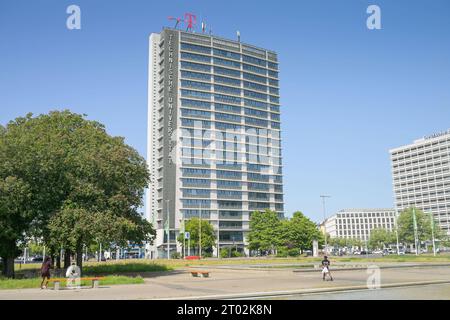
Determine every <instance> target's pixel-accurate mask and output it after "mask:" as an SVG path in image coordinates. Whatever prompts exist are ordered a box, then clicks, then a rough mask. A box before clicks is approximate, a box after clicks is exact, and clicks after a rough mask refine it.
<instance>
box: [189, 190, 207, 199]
mask: <svg viewBox="0 0 450 320" xmlns="http://www.w3.org/2000/svg"><path fill="white" fill-rule="evenodd" d="M209 195H210V191H209V190H207V189H184V190H183V197H189V196H197V197H209Z"/></svg>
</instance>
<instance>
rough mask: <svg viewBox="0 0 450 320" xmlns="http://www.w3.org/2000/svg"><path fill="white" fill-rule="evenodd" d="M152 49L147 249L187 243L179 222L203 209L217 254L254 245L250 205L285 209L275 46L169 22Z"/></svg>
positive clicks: (161, 252)
mask: <svg viewBox="0 0 450 320" xmlns="http://www.w3.org/2000/svg"><path fill="white" fill-rule="evenodd" d="M149 50H150V56H149V83H148V86H149V87H148V91H149V98H148V146H147V150H148V154H147V161H148V165H149V168H150V173H151V179H152V181H151V185H150V190H149V191H148V193H147V216H148V218H149V220H150V221H151V222H152V223H153V225H154V226H155V227H156V229H157V236H156V241H155V245H154V246H153V247H152V248H151V251H152V252H151V257H153V258H158V257H159V258H164V257H167V254H168V253H167V251H168V249H167V248H168V247H169V248H170V249H169V250H170V253H173V252H175V251H178V252H181V247H180V243H178V242H177V240H176V238H177V237H178V235H179V233H180V231H182V227H181V226H182V222H183V221H185V220H188V219H190V218H192V217H200V216H201V217H202V219H206V220H209V221H210V222H211V224H212V225H213V227H214V230H215V231H216V232H217V237H218V243H217V245H216V246H215V248H214V253H213V254H214V255H217V252H218V248H219V247H220V248H227V247H229V246H234V247H237V248H238V250H240V251H241V250H244V251H245V252H247V253H248V250H247V249H246V244H247V241H246V235H247V233H248V230H249V220H250V215H251V212H253V211H255V210H265V209H270V210H273V211H276V212H277V213H278V214H279V215H280V216H283V213H284V212H283V210H284V208H283V180H282V162H281V131H280V101H279V99H280V98H279V83H278V61H277V60H278V59H277V54H276V53H275V52H273V51H270V50H266V49H262V48H259V47H255V46H253V45H249V44H245V43H241V42H240V41H234V40H228V39H223V38H219V37H216V36H212V35H208V34H202V33H193V32H185V31H181V30H177V29H170V28H165V29H163V31H162V32H161V33H153V34H151V36H150V43H149ZM166 227H167V228H168V229H169V234H170V237H169V238H168V237H167V232H165V230H167V229H166Z"/></svg>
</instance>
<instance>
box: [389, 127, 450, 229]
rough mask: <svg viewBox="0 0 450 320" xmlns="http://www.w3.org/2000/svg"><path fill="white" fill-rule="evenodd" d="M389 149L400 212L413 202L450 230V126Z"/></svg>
mask: <svg viewBox="0 0 450 320" xmlns="http://www.w3.org/2000/svg"><path fill="white" fill-rule="evenodd" d="M389 152H390V154H391V165H392V179H393V186H394V194H395V206H396V208H397V210H398V212H399V213H400V212H401V211H402V210H404V209H406V208H409V207H412V206H414V207H416V208H419V209H421V210H423V211H424V212H425V213H432V214H433V216H434V219H435V220H436V221H437V222H438V224H439V226H440V227H441V228H442V229H444V230H445V231H447V233H448V234H450V130H448V131H445V132H442V133H437V134H434V135H431V136H429V137H424V138H422V139H419V140H416V141H414V143H412V144H409V145H406V146H403V147H399V148H395V149H392V150H390V151H389Z"/></svg>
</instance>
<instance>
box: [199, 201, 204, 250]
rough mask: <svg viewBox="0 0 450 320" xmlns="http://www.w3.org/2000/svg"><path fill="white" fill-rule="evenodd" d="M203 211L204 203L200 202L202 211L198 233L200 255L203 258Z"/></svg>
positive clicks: (200, 212)
mask: <svg viewBox="0 0 450 320" xmlns="http://www.w3.org/2000/svg"><path fill="white" fill-rule="evenodd" d="M202 209H203V203H202V202H201V200H200V211H199V214H198V216H199V220H198V225H199V228H198V229H199V232H198V253H199V254H198V255H199V257H200V258H201V257H202Z"/></svg>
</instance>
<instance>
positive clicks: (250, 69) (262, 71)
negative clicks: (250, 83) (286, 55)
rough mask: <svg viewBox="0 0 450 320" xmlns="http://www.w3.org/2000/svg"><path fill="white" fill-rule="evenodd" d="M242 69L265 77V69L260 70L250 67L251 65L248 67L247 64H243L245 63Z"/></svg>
mask: <svg viewBox="0 0 450 320" xmlns="http://www.w3.org/2000/svg"><path fill="white" fill-rule="evenodd" d="M242 67H243V69H244V70H247V71H251V72H255V73H259V74H263V75H266V69H263V68H260V67H255V66H252V65H249V64H245V63H243V64H242ZM272 72H273V71H272Z"/></svg>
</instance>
